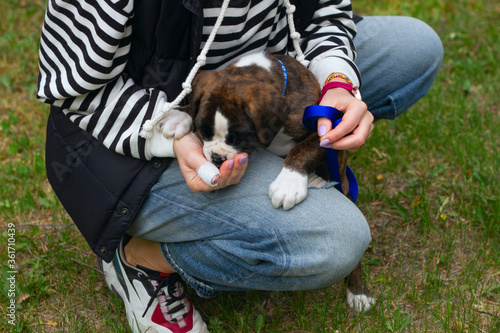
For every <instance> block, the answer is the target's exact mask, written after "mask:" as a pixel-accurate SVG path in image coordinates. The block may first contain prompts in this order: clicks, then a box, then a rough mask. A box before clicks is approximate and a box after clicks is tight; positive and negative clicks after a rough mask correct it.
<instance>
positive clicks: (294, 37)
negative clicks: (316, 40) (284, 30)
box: [290, 31, 300, 40]
mask: <svg viewBox="0 0 500 333" xmlns="http://www.w3.org/2000/svg"><path fill="white" fill-rule="evenodd" d="M290 37H291V38H292V39H297V40H298V39H300V34H299V33H298V32H297V31H294V32H292V33H291V34H290Z"/></svg>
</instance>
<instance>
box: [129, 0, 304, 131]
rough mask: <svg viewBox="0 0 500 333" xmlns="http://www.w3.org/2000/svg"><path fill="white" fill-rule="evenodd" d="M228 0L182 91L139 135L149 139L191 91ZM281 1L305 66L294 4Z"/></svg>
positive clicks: (205, 59) (299, 55)
mask: <svg viewBox="0 0 500 333" xmlns="http://www.w3.org/2000/svg"><path fill="white" fill-rule="evenodd" d="M229 2H230V0H224V2H223V3H222V6H221V9H220V13H219V16H218V17H217V21H216V22H215V25H214V28H213V29H212V31H211V32H210V35H209V37H208V40H207V42H206V43H205V46H204V47H203V49H202V50H201V52H200V55H199V56H198V58H196V64H195V65H194V66H193V68H192V69H191V71H190V72H189V75H188V76H187V78H186V80H185V81H184V82H183V83H182V91H181V93H180V94H179V96H177V98H176V99H174V100H173V101H172V102H169V103H165V105H164V106H163V108H162V109H161V110H160V111H159V112H158V114H156V115H155V116H154V117H153V118H152V119H150V120H146V121H145V122H144V125H143V126H142V130H141V132H140V133H139V135H140V136H141V137H143V138H145V139H150V138H151V137H152V136H153V134H152V131H153V128H154V127H155V126H156V125H157V124H158V123H159V122H160V120H162V119H163V117H165V115H166V114H167V113H168V112H170V111H171V110H172V109H173V108H175V107H177V106H178V105H179V104H180V103H181V102H182V100H183V99H184V98H185V97H186V96H187V95H189V94H190V93H191V91H192V90H193V89H192V86H191V83H192V82H193V80H194V77H195V76H196V74H197V73H198V71H199V70H200V68H201V67H203V66H204V65H205V64H206V62H207V53H208V50H209V49H210V47H211V46H212V43H213V42H214V40H215V36H216V35H217V31H218V30H219V28H220V26H221V25H222V21H223V19H224V16H225V15H226V10H227V8H228V6H229ZM283 3H284V4H285V7H286V14H287V19H288V29H289V30H290V38H292V42H293V47H294V49H295V52H296V53H297V55H296V59H297V60H298V61H299V62H300V63H301V64H302V65H304V66H307V62H306V61H305V56H304V53H303V52H302V50H301V48H300V45H299V40H300V33H298V32H297V31H296V30H295V24H294V22H293V13H294V12H295V6H294V5H292V4H291V3H290V0H283Z"/></svg>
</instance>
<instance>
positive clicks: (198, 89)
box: [189, 71, 218, 119]
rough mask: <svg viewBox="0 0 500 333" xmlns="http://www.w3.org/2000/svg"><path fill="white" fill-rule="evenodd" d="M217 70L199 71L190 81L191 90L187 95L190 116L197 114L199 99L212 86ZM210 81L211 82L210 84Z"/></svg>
mask: <svg viewBox="0 0 500 333" xmlns="http://www.w3.org/2000/svg"><path fill="white" fill-rule="evenodd" d="M217 75H218V74H217V72H211V71H204V72H199V73H198V74H197V75H196V76H195V78H194V80H193V83H192V85H191V86H192V87H193V91H192V92H191V94H190V95H189V105H190V108H191V113H190V114H191V116H192V117H193V119H194V117H196V115H197V114H198V111H199V108H200V103H201V100H202V99H203V97H204V96H205V95H207V93H208V92H209V91H210V88H211V87H213V82H214V81H215V79H216V77H217ZM211 83H212V84H211Z"/></svg>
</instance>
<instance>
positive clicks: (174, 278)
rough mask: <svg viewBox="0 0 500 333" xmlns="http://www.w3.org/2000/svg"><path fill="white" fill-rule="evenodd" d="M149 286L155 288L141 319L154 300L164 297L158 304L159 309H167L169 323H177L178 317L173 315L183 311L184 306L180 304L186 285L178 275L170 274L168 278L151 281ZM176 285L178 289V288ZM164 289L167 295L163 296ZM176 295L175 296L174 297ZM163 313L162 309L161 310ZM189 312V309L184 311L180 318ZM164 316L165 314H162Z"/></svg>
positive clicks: (184, 294) (182, 303)
mask: <svg viewBox="0 0 500 333" xmlns="http://www.w3.org/2000/svg"><path fill="white" fill-rule="evenodd" d="M151 284H152V285H153V286H154V287H155V293H154V294H153V296H151V299H150V300H149V302H148V305H147V306H146V310H145V311H144V313H143V314H142V317H144V316H145V315H146V313H147V312H148V310H149V308H150V307H151V305H152V304H153V302H154V300H155V299H156V298H157V297H160V296H162V294H163V295H165V301H162V302H159V303H160V306H161V307H166V308H167V309H168V311H167V313H166V315H167V316H168V317H169V318H170V319H168V320H169V321H177V318H178V317H179V316H175V317H174V315H175V314H176V313H178V312H180V311H181V310H185V308H186V304H184V302H182V300H183V299H184V298H185V297H186V290H187V286H186V283H185V282H184V281H183V280H182V278H181V277H180V276H179V275H178V274H172V275H170V276H165V277H162V278H158V279H156V278H155V279H151ZM178 284H179V285H180V288H178V287H179V286H178ZM165 289H167V294H168V297H167V295H166V294H165ZM179 289H181V293H180V294H178V292H177V291H178V290H179ZM176 294H177V295H176ZM162 312H163V309H162ZM188 312H189V308H188V309H187V311H184V314H183V315H182V317H183V318H184V317H186V316H187V314H188ZM164 315H165V313H164Z"/></svg>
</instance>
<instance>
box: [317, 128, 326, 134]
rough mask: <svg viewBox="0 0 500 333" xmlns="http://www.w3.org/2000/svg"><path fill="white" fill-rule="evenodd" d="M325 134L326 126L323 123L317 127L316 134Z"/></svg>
mask: <svg viewBox="0 0 500 333" xmlns="http://www.w3.org/2000/svg"><path fill="white" fill-rule="evenodd" d="M325 134H326V126H325V125H322V126H320V127H319V128H318V135H319V136H323V135H325Z"/></svg>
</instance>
